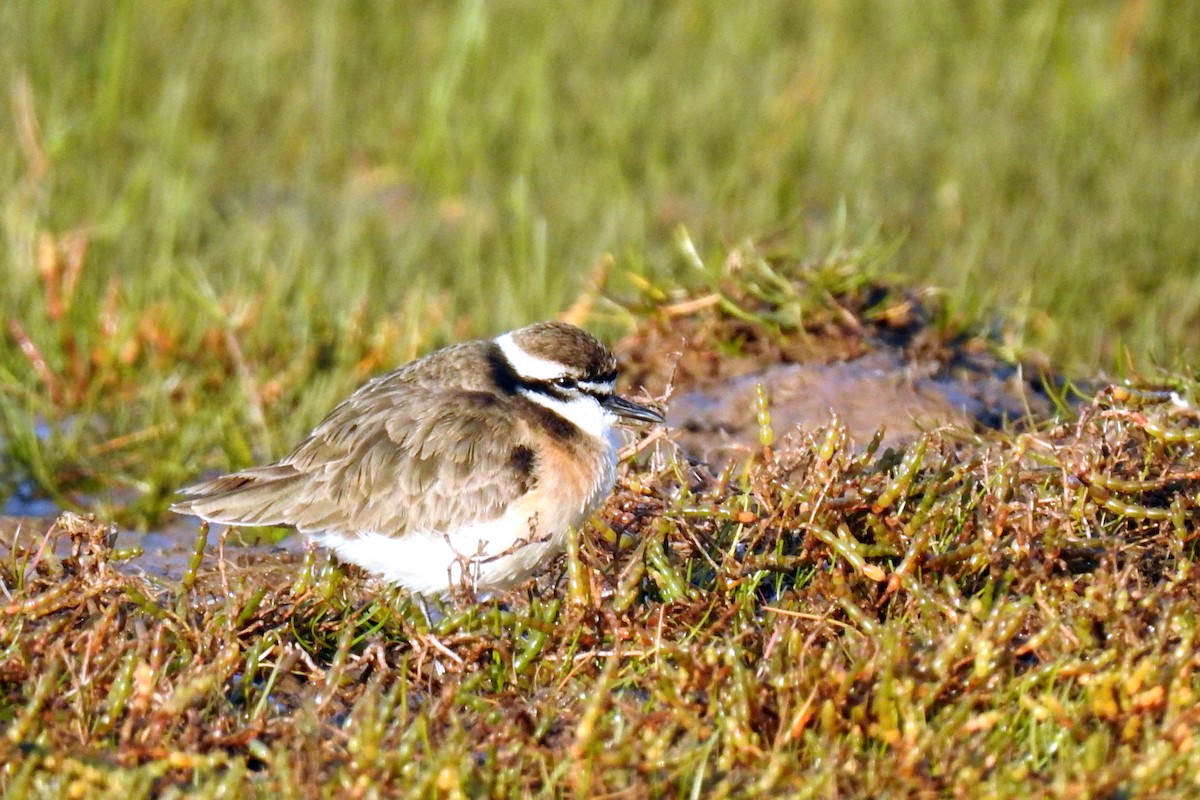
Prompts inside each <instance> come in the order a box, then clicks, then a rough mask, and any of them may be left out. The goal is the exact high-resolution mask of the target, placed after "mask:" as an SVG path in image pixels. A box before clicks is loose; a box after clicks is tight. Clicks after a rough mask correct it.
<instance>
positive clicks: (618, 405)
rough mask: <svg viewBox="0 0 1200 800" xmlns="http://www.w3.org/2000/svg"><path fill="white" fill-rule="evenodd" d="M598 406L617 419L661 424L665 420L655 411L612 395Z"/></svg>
mask: <svg viewBox="0 0 1200 800" xmlns="http://www.w3.org/2000/svg"><path fill="white" fill-rule="evenodd" d="M600 404H601V405H603V406H604V407H605V408H607V409H608V410H609V411H611V412H612V413H614V414H616V415H617V416H618V417H625V418H626V419H640V420H641V421H642V422H658V423H662V422H665V421H666V420H664V419H663V415H662V414H660V413H658V412H657V411H655V410H654V409H653V408H647V407H646V406H643V405H638V404H637V403H635V402H633V401H632V400H626V399H625V398H624V397H620V396H618V395H615V394H612V395H609V396H608V397H605V398H603V399H602V400H601V401H600Z"/></svg>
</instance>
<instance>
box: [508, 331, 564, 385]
mask: <svg viewBox="0 0 1200 800" xmlns="http://www.w3.org/2000/svg"><path fill="white" fill-rule="evenodd" d="M492 341H494V342H495V343H496V346H497V347H499V348H500V352H501V353H503V354H504V358H505V360H506V361H508V363H509V366H511V367H512V368H513V370H514V371H515V372H516V373H517V374H518V375H520V376H521V377H522V378H528V379H530V380H535V381H549V380H553V379H555V378H561V377H562V376H563V374H564V373H565V372H566V369H565V368H564V367H563V365H562V364H559V363H558V362H557V361H550V360H549V359H546V358H539V357H538V356H535V355H530V354H529V353H528V352H527V351H526V350H525V349H524V348H523V347H521V345H519V344H517V342H516V340H514V339H513V337H512V334H511V333H506V334H504V335H503V336H497V337H496V338H495V339H493V340H492Z"/></svg>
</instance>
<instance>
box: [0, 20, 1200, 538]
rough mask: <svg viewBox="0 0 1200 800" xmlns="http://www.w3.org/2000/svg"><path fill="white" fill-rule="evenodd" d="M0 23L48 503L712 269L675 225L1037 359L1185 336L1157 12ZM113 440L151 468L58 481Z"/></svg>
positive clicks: (239, 454)
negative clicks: (55, 275)
mask: <svg viewBox="0 0 1200 800" xmlns="http://www.w3.org/2000/svg"><path fill="white" fill-rule="evenodd" d="M0 31H2V33H0V45H2V46H0V80H2V83H3V86H4V88H5V89H6V93H7V96H8V102H7V103H6V104H5V105H4V107H5V109H6V112H7V113H6V114H5V115H4V116H3V117H0V119H2V120H3V124H0V176H2V177H0V186H2V187H3V188H2V189H0V203H2V207H3V237H2V239H0V248H2V249H0V264H2V265H3V266H2V267H0V268H2V269H3V272H4V275H5V280H4V281H2V282H0V284H2V285H0V315H3V317H4V318H5V319H6V320H11V321H16V322H17V323H18V325H19V326H20V328H21V330H22V331H23V332H24V333H25V334H27V336H28V343H30V344H32V345H33V346H35V347H36V348H37V349H38V350H39V351H40V352H41V354H42V356H43V357H44V359H45V362H46V368H45V370H43V373H44V374H42V375H40V376H39V374H38V371H37V370H35V369H34V368H33V365H31V363H30V357H29V355H28V354H26V353H22V352H21V345H22V344H26V342H24V341H22V337H21V336H20V335H19V334H17V333H16V332H14V330H13V329H12V325H11V323H10V324H9V325H8V328H9V329H8V330H6V331H4V335H3V337H0V377H3V379H4V389H3V392H2V393H0V407H3V412H4V413H3V414H2V415H0V418H2V419H5V420H8V422H6V423H5V434H4V435H5V440H6V441H8V442H10V443H14V442H15V443H16V444H10V446H9V449H10V450H16V451H17V452H16V459H17V461H19V462H21V463H22V464H24V465H25V468H26V469H28V470H30V471H32V472H34V473H35V474H37V475H38V476H39V479H40V482H41V483H43V484H45V485H47V486H53V485H56V484H60V485H65V484H66V483H69V482H67V481H64V480H63V479H62V476H64V475H69V474H73V473H79V474H82V475H88V474H96V473H100V472H104V473H106V474H108V473H115V474H116V475H117V476H118V477H119V478H120V481H119V482H121V483H123V484H125V485H126V487H127V488H128V489H129V490H132V492H133V493H134V494H135V495H137V496H139V497H143V498H145V497H151V498H157V497H159V496H160V495H163V494H164V493H165V492H167V491H168V490H169V489H170V488H171V487H172V486H174V485H175V484H177V483H178V481H179V480H180V479H181V478H182V477H183V474H182V473H185V472H188V473H190V472H195V471H197V470H198V469H199V468H201V467H210V466H211V467H224V466H228V465H230V464H244V463H246V462H248V461H250V460H251V459H252V458H263V457H267V456H270V455H275V454H278V453H279V452H280V451H281V450H282V449H283V448H285V447H287V446H288V445H289V444H290V443H291V442H293V441H295V439H296V437H298V436H299V435H301V434H302V433H303V431H304V430H305V429H307V427H308V426H309V425H311V424H312V423H313V422H314V421H315V420H316V419H317V418H319V416H320V415H321V414H322V413H323V412H324V410H325V409H327V408H328V407H329V405H330V404H331V403H332V402H334V401H335V400H336V398H338V397H339V396H341V395H343V394H344V393H345V392H346V391H347V390H348V389H349V388H351V387H352V386H354V385H355V384H356V383H357V382H359V381H361V380H362V379H363V377H365V376H366V375H367V374H370V373H372V372H376V371H378V370H379V369H382V368H383V367H384V366H386V365H388V364H391V363H394V362H397V361H402V360H404V359H405V358H408V357H411V356H412V355H414V354H416V353H418V352H420V351H422V350H424V349H427V348H429V347H431V346H433V345H435V344H439V343H444V342H445V341H448V340H451V339H456V338H461V337H463V336H466V335H469V334H478V333H485V332H494V331H496V330H500V329H504V328H507V327H511V326H515V325H516V324H518V323H523V322H526V321H529V320H533V319H537V318H544V317H548V316H551V315H554V314H556V313H558V312H560V311H561V310H562V309H564V308H565V307H567V306H568V305H569V304H570V303H571V302H572V301H573V300H575V299H576V298H577V297H578V296H579V295H580V294H581V293H584V292H586V291H588V287H589V286H590V285H591V282H592V281H593V279H595V278H597V277H605V280H604V281H603V282H602V289H603V291H604V293H606V294H607V295H608V296H610V297H617V298H624V297H629V296H630V293H631V292H632V291H634V288H635V286H636V285H637V283H638V278H639V277H641V278H648V279H649V280H651V281H652V282H654V283H656V284H660V285H661V284H663V283H670V282H672V281H676V280H679V281H682V282H684V283H685V284H688V285H696V284H698V283H703V282H705V281H708V280H711V274H712V273H711V270H710V271H709V272H708V273H700V274H697V273H695V272H694V271H693V270H691V269H690V268H689V263H690V260H689V258H687V257H685V255H684V254H682V253H681V252H680V250H679V249H678V248H677V246H676V245H675V234H676V231H677V230H678V227H679V226H681V225H682V226H686V228H687V230H688V231H689V232H690V235H691V237H692V239H693V241H694V242H695V243H696V247H697V253H698V256H699V257H700V258H701V259H704V260H705V261H707V262H709V263H710V266H716V265H718V264H719V260H720V259H721V258H723V255H724V253H725V252H726V250H727V249H728V247H730V246H732V245H734V244H736V243H738V242H740V241H743V240H745V239H747V238H761V237H764V236H768V235H769V236H770V237H771V241H772V243H773V246H774V247H775V248H777V249H781V250H787V251H789V252H790V253H792V254H793V255H795V256H798V257H805V256H809V255H813V256H823V255H824V254H826V253H828V252H830V250H831V249H834V248H837V247H839V246H842V247H844V246H849V247H855V246H858V245H861V244H863V243H872V242H874V243H879V244H882V245H883V246H884V247H885V249H887V250H889V251H894V254H893V255H892V256H891V258H890V259H889V260H888V262H887V264H886V268H887V269H889V270H891V271H893V272H896V273H898V274H901V275H904V276H906V277H908V278H909V279H912V280H916V281H920V282H927V283H931V284H932V285H935V286H940V287H944V289H945V290H946V294H947V301H948V307H949V310H950V313H951V314H952V315H954V316H956V317H958V318H961V319H980V318H983V319H985V320H990V319H992V318H996V319H997V320H998V321H999V325H1000V326H1001V327H1002V328H1003V329H1004V330H1005V331H1006V337H1007V341H1008V344H1009V345H1010V346H1011V347H1012V348H1013V349H1014V350H1015V351H1018V352H1019V351H1025V350H1028V349H1040V350H1042V351H1044V352H1046V353H1047V354H1048V355H1049V356H1050V357H1051V358H1053V359H1054V360H1055V361H1056V362H1057V363H1059V364H1061V365H1063V366H1065V367H1067V368H1069V369H1071V370H1074V371H1085V372H1089V373H1090V372H1092V371H1094V370H1096V369H1097V368H1112V367H1116V368H1117V369H1119V370H1122V371H1124V370H1129V369H1133V368H1145V367H1146V366H1147V365H1148V364H1150V363H1152V361H1153V360H1155V359H1157V360H1158V361H1165V362H1166V363H1173V362H1177V363H1179V362H1181V363H1185V364H1186V363H1190V362H1191V361H1192V360H1194V359H1195V357H1196V355H1197V354H1198V353H1200V338H1198V337H1197V334H1196V333H1195V331H1196V330H1200V328H1198V327H1197V325H1196V324H1195V323H1196V319H1197V317H1196V312H1197V308H1200V289H1197V286H1198V284H1197V283H1196V281H1195V279H1194V278H1195V271H1196V268H1197V265H1200V203H1196V202H1195V201H1194V199H1193V198H1194V197H1195V196H1197V194H1200V192H1198V187H1197V185H1196V177H1195V176H1196V175H1198V174H1200V139H1197V137H1196V135H1195V130H1196V127H1197V125H1196V123H1197V117H1198V115H1200V96H1198V94H1197V91H1196V88H1195V82H1194V80H1193V77H1194V75H1195V74H1196V72H1197V70H1200V56H1197V55H1196V50H1195V48H1193V47H1191V42H1192V40H1193V39H1194V38H1195V36H1196V35H1198V34H1200V12H1198V11H1197V10H1196V9H1195V8H1194V7H1193V6H1192V5H1191V4H1187V3H1180V4H1176V5H1173V6H1170V7H1168V6H1166V5H1161V4H1146V3H1140V2H1126V3H1123V4H1108V3H1084V2H1068V3H1057V4H1022V5H995V4H980V5H977V6H970V5H968V6H962V5H961V4H956V3H950V2H935V3H927V2H900V3H894V2H875V3H862V4H854V5H853V6H852V7H851V6H839V5H833V4H826V3H782V2H781V3H755V4H748V5H745V6H739V7H737V8H729V7H728V4H721V3H706V4H704V3H702V4H694V3H689V4H669V5H668V4H619V5H618V4H601V5H594V6H592V7H590V8H588V9H587V10H583V9H578V10H571V11H567V10H561V11H555V12H549V11H547V10H546V9H544V8H541V7H539V6H531V5H523V4H515V3H514V4H505V3H484V2H479V0H474V1H473V2H461V3H456V4H417V3H413V4H407V5H405V6H404V7H400V8H392V7H390V6H388V7H384V6H381V5H374V4H370V3H358V4H354V5H353V6H350V5H341V4H334V3H325V4H321V5H318V6H316V7H309V6H295V5H292V4H285V3H274V4H249V5H238V4H225V5H223V6H222V7H221V8H219V9H218V8H216V7H212V6H197V7H188V8H184V7H179V8H176V7H165V6H162V5H161V4H153V3H139V2H134V0H127V1H126V2H122V3H119V4H116V5H114V6H108V5H95V4H91V5H89V4H76V3H59V2H14V3H7V4H5V5H4V8H3V9H0ZM56 253H57V257H56V256H55V254H56ZM608 255H611V256H612V258H613V262H612V266H611V269H608V270H607V272H604V269H603V267H604V265H605V264H606V261H605V259H606V257H607V256H608ZM71 264H74V265H75V267H76V271H77V273H78V281H77V284H76V285H75V289H74V291H73V292H71V293H70V296H69V297H67V298H66V299H65V302H63V303H62V305H66V306H68V307H67V308H66V309H65V310H63V311H61V312H60V313H58V315H57V317H54V315H53V314H51V313H49V312H50V309H49V306H50V305H52V303H53V295H54V294H55V292H54V291H52V289H53V287H50V286H47V281H46V280H45V279H44V278H42V277H40V276H41V275H43V274H44V273H46V272H48V271H53V270H54V268H55V266H56V265H57V266H58V268H59V269H60V270H63V271H70V267H69V266H68V265H71ZM602 272H603V273H604V275H603V276H602V275H601V273H602ZM61 282H62V281H60V283H61ZM62 293H63V292H62V291H61V290H60V291H59V292H58V294H62ZM52 317H54V318H52ZM627 323H628V320H627V318H626V317H624V316H622V315H621V314H619V313H618V312H616V310H615V309H614V308H612V307H610V306H606V305H602V306H600V307H599V308H598V309H597V313H596V314H593V318H592V324H593V325H595V326H598V327H599V328H601V329H604V330H608V331H610V332H611V331H613V330H615V329H618V328H619V327H621V326H623V325H626V324H627ZM230 373H235V374H237V375H238V379H237V380H230V378H231V374H230ZM47 376H50V378H51V379H52V380H53V381H56V382H58V383H61V384H63V385H62V386H57V387H53V388H52V387H50V386H48V385H46V384H47V383H48V381H47V379H46V377H47ZM117 386H125V387H135V389H136V390H131V391H128V392H121V391H114V388H115V387H117ZM34 417H41V418H43V419H45V420H48V421H49V422H50V423H51V427H52V428H53V429H54V435H55V436H56V437H59V439H60V440H59V441H56V442H55V443H54V445H53V446H52V447H46V448H45V449H46V450H48V451H49V452H44V453H41V454H35V453H32V452H30V450H31V449H36V447H37V444H36V442H34V443H33V444H32V445H29V446H26V445H24V444H20V442H21V441H22V440H32V439H34V438H35V437H33V436H32V434H31V433H30V432H29V426H28V424H27V421H28V420H31V419H33V418H34ZM68 419H69V420H71V422H70V426H71V428H72V429H71V431H65V430H63V428H64V426H65V424H66V420H68ZM180 420H182V422H180ZM97 426H98V427H99V429H96V428H97ZM14 427H16V428H17V429H18V430H15V431H14V430H13V428H14ZM22 428H23V430H21V429H22ZM128 436H133V437H134V440H135V441H138V442H141V443H143V445H144V444H145V443H146V442H150V441H152V442H154V450H155V452H156V454H157V455H158V456H159V459H158V461H160V462H166V463H160V464H151V465H148V464H146V463H145V462H144V460H143V459H140V458H138V457H137V456H136V455H128V452H127V451H126V453H125V454H126V455H127V460H128V462H129V467H130V468H129V469H122V466H123V465H122V464H120V463H118V464H117V465H115V467H114V466H113V465H111V464H108V463H105V464H103V465H96V464H94V463H91V461H92V459H91V458H90V457H89V455H88V448H89V447H93V448H94V447H100V448H101V449H102V451H103V452H105V453H107V454H109V456H111V455H112V453H113V452H114V451H113V449H111V448H113V447H115V445H111V444H108V445H106V444H104V443H106V442H111V441H112V440H114V439H115V440H117V442H118V443H120V442H125V441H128V440H127V439H125V438H124V437H128ZM214 454H216V455H214ZM81 462H82V463H81ZM181 464H184V465H185V466H183V467H182V468H181V466H180V465H181ZM160 471H161V473H162V474H159V472H160ZM122 498H124V499H122V500H120V501H112V502H109V503H108V506H109V507H112V506H120V507H122V508H126V507H127V506H128V502H127V495H122ZM161 507H162V502H161V500H154V501H144V502H143V505H142V507H141V510H140V511H138V512H136V513H134V514H133V516H134V517H138V516H142V515H144V514H151V515H152V514H153V513H155V512H156V509H160V508H161Z"/></svg>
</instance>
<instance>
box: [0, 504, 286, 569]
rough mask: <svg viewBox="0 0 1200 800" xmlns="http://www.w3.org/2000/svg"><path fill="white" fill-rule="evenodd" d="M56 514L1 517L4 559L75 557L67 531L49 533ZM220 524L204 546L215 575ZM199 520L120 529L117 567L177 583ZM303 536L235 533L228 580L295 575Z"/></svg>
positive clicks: (229, 553)
mask: <svg viewBox="0 0 1200 800" xmlns="http://www.w3.org/2000/svg"><path fill="white" fill-rule="evenodd" d="M56 518H57V517H56V516H42V515H38V516H29V515H8V514H5V515H0V558H6V557H8V555H9V554H10V553H11V552H13V551H14V550H15V551H19V552H22V553H24V554H27V557H28V558H30V559H32V558H34V557H35V555H37V554H38V553H40V552H42V551H43V550H44V549H47V548H48V549H49V552H50V554H52V555H53V556H55V557H56V558H59V559H62V558H65V557H67V556H68V555H70V546H71V541H70V537H69V536H68V535H66V534H65V533H62V534H59V535H50V536H47V534H49V533H51V529H52V528H53V526H54V524H55V519H56ZM220 531H221V529H220V528H214V529H213V530H211V531H210V532H209V534H208V541H207V544H206V545H205V548H204V561H203V565H204V567H205V570H204V572H205V573H211V571H212V570H211V569H209V568H210V567H214V566H215V565H216V564H217V563H218V559H219V549H218V544H219V537H220ZM197 532H198V525H197V520H196V519H195V518H193V517H178V516H174V515H172V516H171V517H170V518H169V519H167V520H165V521H164V524H163V525H162V526H160V527H159V528H158V529H157V530H154V531H151V532H149V533H137V532H135V531H128V530H118V531H117V536H116V540H115V542H114V543H113V549H114V550H115V551H117V552H118V553H119V552H121V551H125V552H126V553H130V554H131V555H130V556H129V557H122V558H119V559H115V560H114V561H113V562H112V565H113V567H114V568H115V569H116V570H117V571H119V572H123V573H125V574H129V575H138V576H144V577H148V578H153V579H158V580H161V581H165V582H169V583H177V582H178V581H179V580H180V579H181V578H182V577H183V575H184V572H185V571H186V570H187V566H188V561H189V559H190V558H191V555H192V550H193V547H194V545H195V542H196V535H197ZM304 547H305V545H304V539H303V537H301V536H297V535H292V536H288V537H287V538H285V539H284V540H283V541H281V542H280V543H279V544H276V545H260V544H251V545H246V544H240V543H239V542H238V541H237V540H236V538H235V537H230V540H229V541H227V542H226V544H225V553H224V555H225V558H224V564H225V572H226V578H227V579H231V576H232V579H231V580H232V581H234V582H236V581H237V580H239V579H240V578H242V577H243V576H245V575H246V574H248V573H253V574H254V576H255V579H256V580H258V581H262V580H264V572H270V573H273V572H275V571H277V570H278V571H279V572H280V573H281V576H282V573H284V572H286V573H287V577H286V580H287V581H291V580H293V579H294V577H295V570H296V568H297V566H298V564H299V563H300V561H301V560H302V559H303V557H304Z"/></svg>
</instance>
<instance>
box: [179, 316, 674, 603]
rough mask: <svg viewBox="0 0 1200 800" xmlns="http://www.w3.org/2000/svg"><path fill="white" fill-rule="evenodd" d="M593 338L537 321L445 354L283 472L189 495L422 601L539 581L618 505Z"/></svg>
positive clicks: (620, 401)
mask: <svg viewBox="0 0 1200 800" xmlns="http://www.w3.org/2000/svg"><path fill="white" fill-rule="evenodd" d="M616 379H617V362H616V359H615V358H614V357H613V354H612V352H610V351H609V349H608V348H607V347H605V346H604V345H603V344H601V343H600V342H599V341H597V340H596V339H595V338H594V337H592V336H591V334H589V333H587V332H586V331H583V330H580V329H579V328H577V327H575V326H573V325H568V324H566V323H562V322H542V323H538V324H535V325H530V326H528V327H525V328H520V329H519V330H515V331H511V332H509V333H505V334H503V335H501V336H498V337H496V338H495V339H490V340H486V339H484V340H478V341H470V342H464V343H462V344H457V345H453V346H451V347H446V348H444V349H441V350H437V351H435V352H433V353H430V354H429V355H427V356H425V357H423V358H420V359H418V360H416V361H413V362H411V363H409V364H407V365H405V366H403V367H401V368H399V369H397V370H395V371H394V372H391V373H388V374H386V375H382V376H380V377H378V378H375V379H374V380H371V381H369V382H368V383H366V384H364V385H363V386H362V387H361V388H359V389H358V391H356V392H354V394H352V395H351V396H350V397H349V398H348V399H347V400H345V401H344V402H342V403H341V404H340V405H339V406H337V407H336V408H335V409H334V410H333V411H332V412H331V413H330V414H329V416H328V417H326V418H325V420H324V421H323V422H322V423H321V424H320V425H318V426H317V427H316V428H315V429H314V430H313V432H312V433H310V434H309V435H308V437H307V438H306V439H305V440H304V441H302V442H301V443H300V444H299V445H297V447H296V448H295V449H294V450H292V452H291V453H290V454H289V455H287V456H285V457H284V458H282V459H280V460H279V461H276V462H275V463H273V464H270V465H267V466H261V467H251V468H250V469H245V470H242V471H240V472H234V473H232V474H230V475H224V476H222V477H219V478H215V479H213V480H210V481H206V482H204V483H199V484H196V485H195V486H191V487H189V488H187V489H184V490H183V491H182V494H183V495H184V496H185V497H186V499H184V500H182V501H181V502H179V503H176V504H175V505H174V506H172V507H171V510H172V511H175V512H177V513H180V514H192V515H195V516H197V517H200V518H201V519H205V520H208V521H210V522H214V523H219V524H224V525H232V526H237V525H280V526H289V527H293V528H296V529H297V530H299V531H301V532H302V533H304V534H307V535H308V537H309V538H310V539H311V540H312V541H314V542H316V543H317V544H319V545H322V546H324V547H327V548H329V549H330V550H332V551H333V552H334V553H336V554H337V556H338V558H340V559H342V560H343V561H347V562H349V563H351V564H357V565H358V566H360V567H362V568H363V569H365V570H367V571H368V572H371V573H374V574H375V575H378V576H379V577H381V578H382V579H383V580H385V581H388V582H390V583H395V584H399V585H401V586H403V587H405V588H407V589H409V590H411V591H414V592H419V593H422V594H430V595H444V594H447V593H449V592H451V591H452V590H454V589H455V588H457V587H466V588H467V589H469V590H471V591H474V592H476V593H480V592H487V591H492V590H496V589H503V588H507V587H510V586H513V585H515V584H517V583H520V582H522V581H524V580H526V579H528V578H529V577H531V576H532V575H533V574H534V573H535V572H536V571H537V569H538V568H539V567H541V566H542V565H544V564H546V563H547V562H548V561H549V560H550V559H552V558H553V557H554V556H555V555H557V554H558V553H559V552H561V551H562V549H563V546H564V543H565V539H566V535H567V530H568V529H569V528H572V527H577V526H579V525H581V524H582V523H583V522H585V521H586V520H587V519H588V517H589V516H590V515H591V514H592V512H594V511H595V510H596V509H597V507H598V506H599V505H600V504H601V503H602V502H603V501H604V499H605V498H606V497H607V496H608V494H609V493H610V492H611V491H612V488H613V483H614V481H615V477H616V461H617V457H616V453H617V439H616V436H615V431H614V429H613V424H614V423H615V422H616V421H617V419H618V418H621V417H623V418H627V419H633V420H642V421H645V422H652V423H661V422H662V421H663V417H662V415H661V414H660V413H658V412H657V411H655V410H653V409H651V408H647V407H646V406H643V405H639V404H638V403H634V402H632V401H630V400H627V399H625V398H623V397H620V396H618V395H617V394H615V393H614V385H615V383H616Z"/></svg>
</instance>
